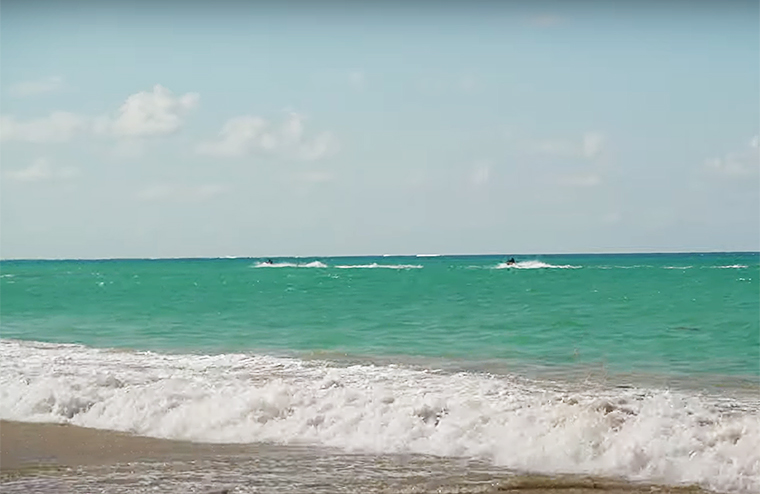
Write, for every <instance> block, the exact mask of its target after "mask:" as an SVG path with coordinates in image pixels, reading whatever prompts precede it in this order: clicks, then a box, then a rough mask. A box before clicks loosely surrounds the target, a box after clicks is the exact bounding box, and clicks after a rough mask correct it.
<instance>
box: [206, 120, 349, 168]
mask: <svg viewBox="0 0 760 494" xmlns="http://www.w3.org/2000/svg"><path fill="white" fill-rule="evenodd" d="M337 149H338V141H337V139H336V138H335V136H333V135H332V134H331V133H330V132H322V133H320V134H317V135H316V136H314V137H313V138H311V139H309V138H307V137H306V136H305V128H304V117H303V116H302V115H299V114H298V113H294V112H291V113H290V115H289V116H288V118H287V120H286V121H285V122H283V123H282V124H280V125H279V126H275V125H273V124H272V123H270V122H269V121H267V120H265V119H263V118H261V117H257V116H253V115H243V116H239V117H234V118H232V119H230V120H228V121H227V123H225V124H224V126H223V127H222V130H221V131H220V132H219V134H218V138H217V139H216V140H212V141H204V142H201V143H200V144H198V146H197V147H196V151H197V152H198V153H200V154H208V155H212V156H222V157H237V156H245V155H247V154H249V153H252V152H261V153H269V154H275V155H279V156H284V157H289V158H294V159H301V160H306V161H313V160H317V159H320V158H323V157H325V156H327V155H329V154H332V153H334V152H336V151H337Z"/></svg>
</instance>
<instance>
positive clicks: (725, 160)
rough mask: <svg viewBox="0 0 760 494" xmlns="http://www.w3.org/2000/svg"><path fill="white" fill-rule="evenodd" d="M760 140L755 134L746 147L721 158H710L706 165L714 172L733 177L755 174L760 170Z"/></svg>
mask: <svg viewBox="0 0 760 494" xmlns="http://www.w3.org/2000/svg"><path fill="white" fill-rule="evenodd" d="M759 141H760V139H759V138H758V136H753V137H752V138H751V139H750V141H749V143H748V145H747V146H746V147H745V148H744V149H742V150H740V151H738V152H731V153H727V154H726V155H725V156H723V157H720V158H711V159H708V160H706V161H705V167H706V168H707V169H708V170H709V171H712V172H713V173H717V174H719V175H723V176H727V177H732V178H742V177H748V176H751V175H755V174H757V173H758V171H760V149H758V142H759Z"/></svg>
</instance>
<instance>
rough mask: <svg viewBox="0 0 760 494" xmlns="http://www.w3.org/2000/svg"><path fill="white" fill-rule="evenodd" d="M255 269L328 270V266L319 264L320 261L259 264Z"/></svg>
mask: <svg viewBox="0 0 760 494" xmlns="http://www.w3.org/2000/svg"><path fill="white" fill-rule="evenodd" d="M253 267H254V268H326V267H327V264H325V263H322V262H319V261H312V262H309V263H306V264H296V263H294V262H273V263H271V264H270V263H268V262H257V263H256V264H254V265H253Z"/></svg>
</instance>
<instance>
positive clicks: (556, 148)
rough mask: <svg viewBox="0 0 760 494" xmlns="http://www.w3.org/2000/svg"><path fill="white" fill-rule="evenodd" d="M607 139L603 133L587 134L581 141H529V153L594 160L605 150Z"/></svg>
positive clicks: (591, 132) (589, 132) (590, 132)
mask: <svg viewBox="0 0 760 494" xmlns="http://www.w3.org/2000/svg"><path fill="white" fill-rule="evenodd" d="M604 145H605V137H604V134H602V133H601V132H596V131H588V132H585V133H584V134H583V135H582V136H581V138H580V139H544V140H537V141H527V144H526V145H525V146H526V148H527V151H528V152H530V153H532V154H543V155H547V156H553V157H557V158H585V159H588V160H593V159H596V158H597V157H599V155H600V154H601V153H602V151H603V150H604Z"/></svg>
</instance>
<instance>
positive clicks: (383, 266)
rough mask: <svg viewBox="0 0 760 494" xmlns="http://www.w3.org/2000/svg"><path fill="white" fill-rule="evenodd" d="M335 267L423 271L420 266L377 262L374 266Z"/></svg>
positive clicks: (344, 267) (348, 265) (341, 266)
mask: <svg viewBox="0 0 760 494" xmlns="http://www.w3.org/2000/svg"><path fill="white" fill-rule="evenodd" d="M335 267H336V268H338V269H375V268H380V269H422V265H420V264H378V263H376V262H373V263H372V264H343V265H339V266H335Z"/></svg>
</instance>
